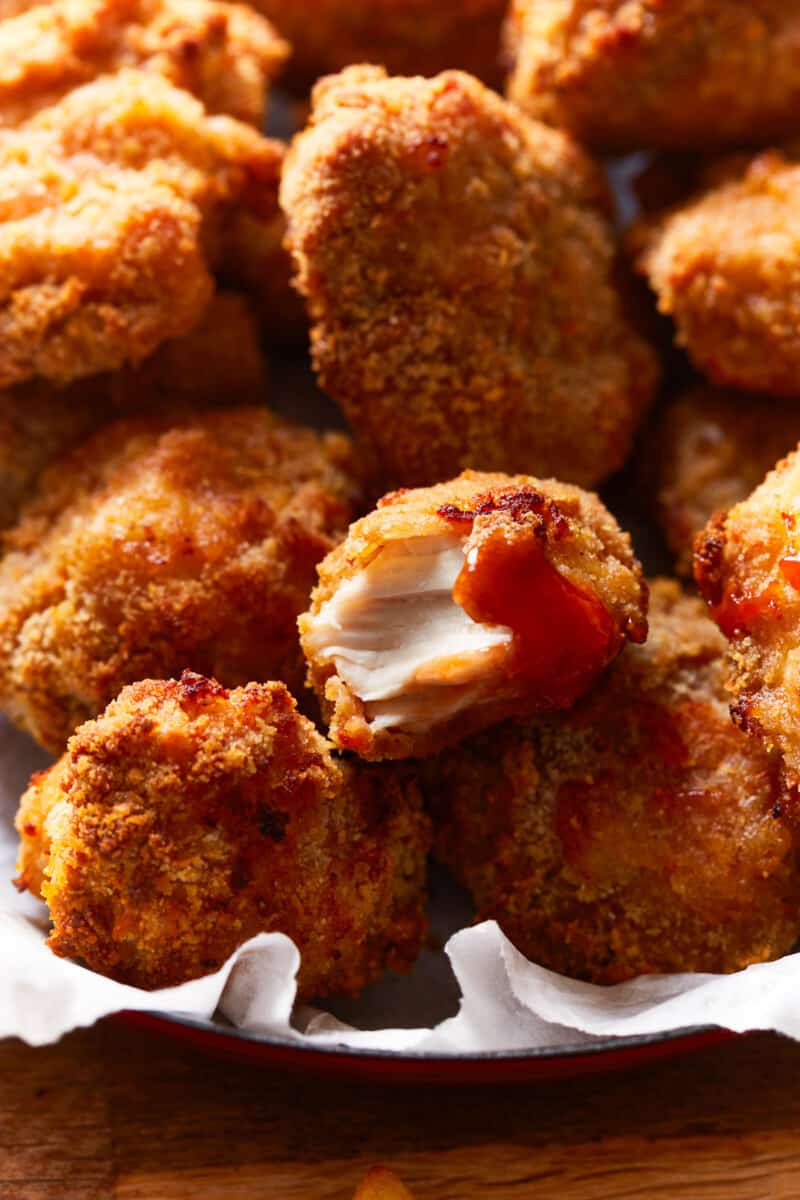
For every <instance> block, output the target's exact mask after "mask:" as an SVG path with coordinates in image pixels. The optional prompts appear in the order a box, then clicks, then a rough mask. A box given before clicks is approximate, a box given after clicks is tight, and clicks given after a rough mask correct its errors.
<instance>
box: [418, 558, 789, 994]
mask: <svg viewBox="0 0 800 1200" xmlns="http://www.w3.org/2000/svg"><path fill="white" fill-rule="evenodd" d="M725 677H726V668H725V662H724V639H723V638H722V637H721V635H720V634H719V632H718V631H717V629H716V628H715V627H714V625H713V624H712V622H711V621H709V620H708V617H707V616H706V615H705V612H704V609H703V605H702V602H701V601H700V600H698V599H696V598H694V597H688V596H684V595H682V594H681V592H680V589H679V586H678V584H677V583H674V582H672V581H657V582H656V583H655V584H654V585H653V587H652V601H651V634H650V638H649V640H648V641H647V643H646V644H645V645H644V646H641V647H629V648H628V649H627V650H626V651H625V652H624V654H622V655H621V656H620V658H619V659H618V660H617V662H616V663H615V664H614V665H613V666H612V667H611V668H610V669H609V671H608V672H607V674H606V675H605V676H604V677H603V679H602V680H601V682H600V683H599V684H598V685H597V687H596V688H595V689H594V691H593V692H591V693H590V694H589V695H588V696H587V697H586V698H585V699H583V700H582V701H580V702H579V703H578V705H577V706H576V707H575V708H574V709H573V710H572V711H571V712H569V713H566V714H557V715H553V716H550V717H542V718H539V719H537V721H535V722H533V723H531V724H530V725H529V726H527V727H525V726H514V725H510V724H509V725H505V726H503V727H501V728H500V729H494V730H491V731H489V732H488V733H486V734H484V735H482V736H481V737H480V738H479V739H476V740H475V741H474V742H473V743H472V744H470V745H467V746H465V747H460V748H459V749H458V750H457V751H451V752H449V753H448V754H447V755H444V756H442V757H441V758H440V759H439V760H433V761H432V762H431V764H430V765H428V764H425V765H424V769H425V770H426V771H427V778H426V779H425V782H424V786H423V790H424V792H425V793H426V796H427V798H428V799H429V801H430V803H431V807H432V813H433V817H434V826H435V853H436V854H437V855H438V857H439V858H440V859H441V860H442V861H444V862H445V863H447V864H448V865H449V866H450V867H451V868H452V869H453V870H454V872H455V874H456V875H457V876H458V878H459V879H460V880H461V881H462V882H463V883H464V884H465V885H466V886H467V887H469V888H470V890H471V891H472V893H473V895H474V897H475V900H476V904H477V909H478V916H479V918H487V919H488V918H494V919H496V920H497V921H498V922H499V924H500V926H501V928H502V929H503V930H504V931H505V932H506V934H507V935H508V936H509V938H510V939H511V940H512V941H513V942H514V944H515V945H516V946H517V948H518V949H519V950H520V951H521V952H522V953H523V954H525V955H526V956H527V957H528V958H531V959H532V960H534V961H536V962H538V963H541V964H542V965H544V966H547V967H549V968H551V969H552V970H555V971H558V972H560V973H562V974H566V975H571V976H574V977H577V978H582V979H587V980H591V981H593V982H596V983H605V984H607V983H617V982H620V981H622V980H625V979H629V978H632V977H634V976H637V975H641V974H651V973H662V972H673V971H680V972H684V971H714V972H729V971H735V970H738V969H740V968H742V967H745V966H746V965H748V964H750V963H753V962H761V961H766V960H768V959H771V958H775V957H777V956H779V955H781V954H783V953H785V952H788V951H789V950H790V949H791V948H792V946H793V945H794V943H795V942H796V940H797V938H798V934H800V907H799V905H798V902H799V901H800V876H799V875H798V870H797V847H798V835H797V826H796V821H795V819H794V815H793V814H791V813H789V812H787V811H785V810H784V809H782V807H781V802H780V799H779V796H780V785H779V775H778V764H777V762H776V760H775V758H774V757H771V756H769V755H767V754H766V753H764V752H763V751H762V750H761V748H760V747H758V746H757V745H755V744H754V743H753V742H752V741H751V740H750V739H748V738H746V737H744V736H743V735H742V734H741V733H740V731H739V730H737V729H736V728H735V726H734V725H733V724H732V723H731V721H730V718H729V716H728V711H727V705H726V703H725V696H726V691H725Z"/></svg>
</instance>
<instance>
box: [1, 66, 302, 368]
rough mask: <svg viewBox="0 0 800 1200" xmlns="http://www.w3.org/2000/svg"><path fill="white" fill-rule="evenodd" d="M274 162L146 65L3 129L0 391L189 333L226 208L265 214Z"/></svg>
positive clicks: (273, 152)
mask: <svg viewBox="0 0 800 1200" xmlns="http://www.w3.org/2000/svg"><path fill="white" fill-rule="evenodd" d="M281 161H282V148H281V147H280V146H279V145H278V144H277V143H274V142H271V141H269V140H267V139H265V138H262V137H261V136H260V135H259V134H258V133H257V132H256V131H255V130H254V129H251V128H250V127H249V126H247V125H244V124H242V123H241V122H237V121H234V120H232V119H231V118H229V117H223V116H215V117H209V116H208V115H207V114H206V113H205V110H204V109H203V107H202V105H201V104H200V103H199V101H197V100H195V99H194V97H192V96H190V95H189V94H188V93H187V92H183V91H180V90H179V89H177V88H175V87H173V86H172V85H171V84H169V83H167V82H166V81H165V80H163V79H161V78H160V77H159V76H158V75H153V74H151V73H149V72H147V71H127V70H126V71H120V72H119V73H118V74H117V75H114V76H109V77H106V78H103V79H100V80H98V81H96V82H94V83H89V84H86V85H85V86H84V87H82V88H78V89H76V90H75V91H74V92H72V93H70V95H68V96H67V97H66V98H65V99H64V100H62V101H61V102H60V103H59V104H56V105H53V106H52V107H51V108H47V109H43V110H42V112H40V113H39V114H38V115H37V116H36V117H34V118H33V119H32V120H31V121H29V122H28V123H27V124H26V125H25V127H24V128H20V129H15V130H8V129H6V130H0V387H6V386H9V385H11V384H15V383H21V382H23V381H25V380H27V379H29V378H31V377H33V376H36V375H39V376H43V377H45V378H47V379H50V380H52V381H54V382H57V383H59V384H64V383H68V382H70V381H71V380H72V379H75V378H78V377H81V376H86V375H93V374H97V373H99V372H100V371H106V370H115V369H117V368H118V367H121V366H123V365H124V364H126V363H137V362H140V361H141V360H142V359H143V358H145V357H147V355H149V354H151V353H152V352H153V351H154V350H155V349H156V348H157V347H158V346H159V345H160V344H161V343H162V342H164V341H167V340H169V339H170V338H173V337H179V336H181V335H182V334H185V333H188V332H189V331H190V329H191V328H192V327H193V326H194V325H196V324H197V322H198V321H199V320H200V318H201V317H202V314H203V312H204V310H205V308H206V307H207V305H208V302H209V299H210V296H211V294H212V291H213V281H212V278H211V274H210V269H211V268H212V267H213V266H214V265H216V262H217V260H218V258H219V256H220V254H221V251H222V241H223V236H222V235H223V232H224V229H225V226H226V223H227V221H228V218H229V215H230V213H231V212H232V211H233V210H234V209H236V210H237V211H241V210H242V209H245V210H248V211H252V212H253V213H254V214H255V215H256V216H258V217H260V218H263V219H269V220H272V219H274V215H275V211H276V204H277V179H278V175H279V173H280V165H281Z"/></svg>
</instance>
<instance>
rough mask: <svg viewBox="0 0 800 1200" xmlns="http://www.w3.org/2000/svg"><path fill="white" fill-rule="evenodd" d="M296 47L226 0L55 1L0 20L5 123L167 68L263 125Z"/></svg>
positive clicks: (233, 112) (226, 108)
mask: <svg viewBox="0 0 800 1200" xmlns="http://www.w3.org/2000/svg"><path fill="white" fill-rule="evenodd" d="M288 53H289V47H288V45H287V44H286V43H285V42H284V41H283V40H282V39H281V38H280V37H279V36H278V34H277V33H276V32H275V30H274V29H273V28H272V26H271V25H270V24H269V22H268V21H267V20H265V19H264V18H263V17H261V16H259V15H258V14H257V13H255V12H253V10H252V9H250V8H248V7H246V6H245V5H243V4H226V3H221V2H220V0H50V2H49V3H46V4H40V5H38V6H36V7H33V8H30V9H28V11H26V12H25V13H24V14H22V15H21V16H18V17H15V18H13V19H11V20H4V21H0V125H5V126H13V125H18V124H20V122H22V121H25V120H27V119H28V118H29V117H31V116H33V115H34V114H35V113H36V112H38V111H39V110H40V109H42V108H45V107H47V106H49V105H51V104H55V103H57V102H58V101H59V100H61V99H62V98H63V97H64V96H65V95H67V93H68V92H70V91H71V90H72V89H73V88H75V87H79V86H80V85H81V84H84V83H88V82H89V81H90V80H92V79H95V78H97V77H98V76H100V75H112V74H113V73H114V72H115V71H118V70H119V69H120V68H121V67H142V68H144V69H146V70H148V71H155V72H158V73H159V74H160V75H163V76H164V77H165V78H166V79H169V80H170V82H171V83H174V84H175V86H176V87H180V88H185V89H186V91H189V92H192V93H193V94H194V95H196V96H197V97H198V98H199V99H200V100H201V101H202V102H203V104H204V106H205V108H206V110H207V111H208V112H211V113H216V112H221V113H228V114H229V115H230V116H232V117H237V118H239V120H241V121H249V122H250V123H252V124H254V125H259V126H260V125H261V123H262V122H263V120H264V115H265V111H266V102H267V90H268V84H269V80H270V79H272V78H273V76H275V75H276V74H277V72H278V70H279V69H280V67H281V66H282V64H283V62H284V60H285V59H286V57H287V56H288Z"/></svg>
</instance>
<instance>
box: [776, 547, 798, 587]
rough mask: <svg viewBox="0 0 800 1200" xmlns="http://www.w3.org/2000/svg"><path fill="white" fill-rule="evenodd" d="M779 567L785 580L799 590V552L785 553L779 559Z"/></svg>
mask: <svg viewBox="0 0 800 1200" xmlns="http://www.w3.org/2000/svg"><path fill="white" fill-rule="evenodd" d="M780 568H781V575H783V578H784V579H785V580H786V582H787V583H788V584H789V585H790V586H791V587H793V588H796V589H797V590H798V591H799V592H800V554H787V555H786V557H785V558H782V559H781V561H780Z"/></svg>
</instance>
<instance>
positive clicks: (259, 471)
mask: <svg viewBox="0 0 800 1200" xmlns="http://www.w3.org/2000/svg"><path fill="white" fill-rule="evenodd" d="M358 500H359V487H358V483H357V470H356V463H355V456H354V454H353V453H352V451H351V447H350V443H349V441H348V439H347V438H345V437H343V436H342V435H338V434H327V435H324V434H318V433H316V432H315V431H313V430H311V429H303V428H301V427H299V426H294V425H290V424H289V423H288V422H285V421H282V420H280V419H279V418H276V417H274V416H273V415H272V414H271V413H269V412H267V411H266V410H265V409H263V408H236V409H226V410H222V411H215V412H209V413H201V414H198V415H196V416H195V417H193V418H192V419H187V420H185V421H183V422H181V423H178V424H171V422H170V419H169V418H168V417H167V418H166V419H163V420H159V419H156V418H153V419H150V420H140V421H133V420H131V421H124V420H123V421H117V422H114V423H113V424H111V425H108V426H106V427H105V428H104V429H102V430H101V431H100V432H99V433H97V434H96V435H95V436H94V437H93V438H91V439H90V440H89V441H87V442H85V443H84V444H83V445H82V446H81V447H79V448H78V449H77V450H75V451H74V452H72V454H70V455H67V456H66V457H65V458H62V459H60V460H59V461H57V462H56V463H54V464H53V465H52V466H50V467H49V468H48V469H47V470H46V471H45V472H44V473H43V475H42V476H41V478H40V480H39V484H38V487H37V490H36V492H35V493H34V496H33V498H32V499H31V500H30V502H29V503H28V504H27V505H26V506H25V508H24V509H23V511H22V515H21V518H20V521H19V523H18V525H17V526H16V527H15V528H14V529H11V530H8V531H7V532H6V534H5V542H6V547H7V550H6V555H5V557H4V559H3V560H2V561H1V562H0V708H2V709H3V710H4V711H5V712H7V713H8V715H9V716H11V717H12V719H13V720H15V721H16V722H17V723H18V724H19V725H20V726H22V727H24V728H26V729H28V730H29V731H30V732H31V733H32V734H33V736H34V737H35V738H37V740H38V741H40V742H41V744H42V745H44V746H46V747H47V748H48V749H49V750H51V751H53V752H55V753H60V751H61V750H62V749H63V747H64V745H65V743H66V741H67V738H68V737H69V735H70V734H71V733H72V731H73V730H74V729H75V728H76V727H77V726H78V725H80V724H81V722H82V721H84V720H86V719H87V718H88V717H92V716H95V715H96V714H97V713H98V712H101V711H102V710H103V708H104V707H105V705H106V704H107V703H108V702H109V701H110V700H111V699H112V698H113V697H114V696H116V695H117V693H118V692H119V691H120V689H121V688H122V687H123V686H124V685H125V684H126V683H131V682H133V681H135V680H137V679H145V678H148V677H160V678H166V677H169V676H173V675H179V674H180V673H181V671H182V670H183V669H184V668H186V667H189V666H193V667H197V668H198V669H199V670H201V671H202V672H203V673H204V674H206V675H214V676H215V677H216V678H219V679H220V680H222V681H223V682H224V683H225V684H226V685H227V686H234V685H237V684H240V683H245V682H247V681H248V680H249V679H252V678H256V679H283V680H285V681H286V682H288V683H290V684H291V685H293V687H295V688H301V687H302V680H303V674H304V670H303V664H302V655H301V653H300V646H299V641H298V637H297V630H296V618H297V615H298V613H300V612H302V611H303V610H304V609H305V608H306V607H307V606H308V600H309V596H310V593H311V589H312V587H313V585H314V581H315V577H316V570H315V568H316V564H317V562H319V560H320V559H322V558H324V557H325V555H326V554H327V553H328V552H329V551H330V550H331V549H332V548H333V546H334V545H335V544H336V543H337V542H338V541H339V540H340V539H341V538H342V537H343V535H344V532H345V530H346V529H347V526H348V524H349V522H350V521H351V520H352V518H353V515H354V510H355V506H356V504H357V503H358Z"/></svg>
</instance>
